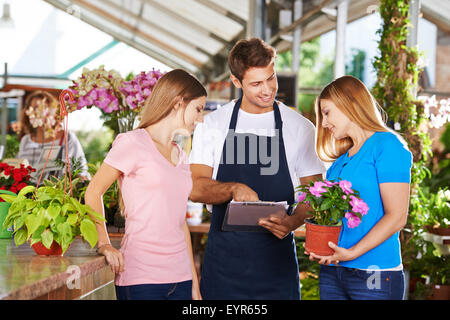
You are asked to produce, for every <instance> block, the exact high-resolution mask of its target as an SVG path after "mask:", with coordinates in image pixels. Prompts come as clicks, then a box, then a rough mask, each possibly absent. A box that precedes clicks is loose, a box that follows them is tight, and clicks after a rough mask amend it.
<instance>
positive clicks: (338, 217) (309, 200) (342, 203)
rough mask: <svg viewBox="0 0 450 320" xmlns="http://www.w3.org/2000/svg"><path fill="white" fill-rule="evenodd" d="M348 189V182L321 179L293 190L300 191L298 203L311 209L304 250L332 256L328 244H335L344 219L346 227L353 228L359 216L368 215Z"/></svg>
mask: <svg viewBox="0 0 450 320" xmlns="http://www.w3.org/2000/svg"><path fill="white" fill-rule="evenodd" d="M351 186H352V184H351V182H349V181H346V180H340V181H338V182H333V181H328V180H323V181H311V182H310V183H309V184H307V185H300V186H298V187H297V188H296V190H297V191H300V192H301V193H300V195H299V197H298V203H304V204H306V205H308V206H309V207H310V208H311V209H312V218H309V219H306V220H305V223H306V238H305V249H306V250H307V251H308V252H313V253H315V254H317V255H321V256H328V255H332V254H333V252H334V251H333V249H331V248H330V247H329V246H328V242H330V241H331V242H333V243H335V244H337V243H338V241H339V235H340V232H341V228H342V223H343V220H344V219H345V220H346V222H347V226H348V227H349V228H355V227H357V226H358V225H359V224H360V223H361V219H362V216H363V215H365V214H367V211H368V210H369V207H368V206H367V204H366V203H365V202H364V201H363V200H361V199H360V198H359V192H358V191H355V190H352V189H351Z"/></svg>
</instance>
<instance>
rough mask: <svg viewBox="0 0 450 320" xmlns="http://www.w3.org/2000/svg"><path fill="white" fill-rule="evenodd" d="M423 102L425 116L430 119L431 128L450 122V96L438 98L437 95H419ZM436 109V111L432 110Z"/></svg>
mask: <svg viewBox="0 0 450 320" xmlns="http://www.w3.org/2000/svg"><path fill="white" fill-rule="evenodd" d="M419 100H420V101H422V102H423V106H424V113H425V116H426V117H427V118H428V119H429V126H430V127H431V128H440V127H442V126H443V125H445V124H446V123H447V122H450V98H448V99H441V100H440V101H437V100H436V96H434V95H433V96H431V97H425V96H421V97H419ZM431 109H435V111H434V112H433V111H431Z"/></svg>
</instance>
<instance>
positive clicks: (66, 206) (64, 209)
mask: <svg viewBox="0 0 450 320" xmlns="http://www.w3.org/2000/svg"><path fill="white" fill-rule="evenodd" d="M61 211H62V212H63V213H64V214H67V212H69V211H70V212H76V211H77V210H76V209H75V207H74V206H73V205H72V204H70V203H65V204H64V205H63V206H62V208H61Z"/></svg>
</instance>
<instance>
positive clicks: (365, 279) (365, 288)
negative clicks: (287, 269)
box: [319, 265, 405, 300]
mask: <svg viewBox="0 0 450 320" xmlns="http://www.w3.org/2000/svg"><path fill="white" fill-rule="evenodd" d="M319 292H320V299H321V300H403V297H404V293H405V275H404V273H403V271H401V270H400V271H365V270H360V269H353V268H346V267H339V266H324V265H322V266H320V273H319Z"/></svg>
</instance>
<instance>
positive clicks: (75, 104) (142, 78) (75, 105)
mask: <svg viewBox="0 0 450 320" xmlns="http://www.w3.org/2000/svg"><path fill="white" fill-rule="evenodd" d="M161 76H162V73H161V72H160V71H158V70H154V69H153V70H152V71H149V72H147V73H146V72H141V73H140V74H138V75H137V76H133V75H131V76H130V78H131V79H129V81H125V79H123V78H122V76H121V75H120V74H119V73H118V72H117V71H115V70H109V71H108V70H105V68H104V66H100V67H99V68H97V69H93V70H89V69H87V68H84V69H83V73H82V75H81V77H79V78H78V79H77V80H75V81H73V85H72V86H70V87H69V90H71V91H72V94H73V96H74V100H73V101H68V106H69V112H70V111H75V110H80V109H82V108H84V107H87V108H91V107H93V106H95V107H97V108H99V109H100V110H101V111H102V113H103V114H104V116H105V118H106V119H107V120H109V119H115V120H119V121H120V119H122V120H125V122H126V123H127V124H129V126H128V127H127V128H126V130H131V129H132V126H133V124H134V121H135V119H136V117H137V116H138V115H139V113H140V111H141V109H142V108H143V106H144V103H145V100H146V99H147V98H148V96H149V95H150V94H151V92H152V90H153V87H154V86H155V84H156V82H157V81H158V80H159V78H161Z"/></svg>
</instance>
